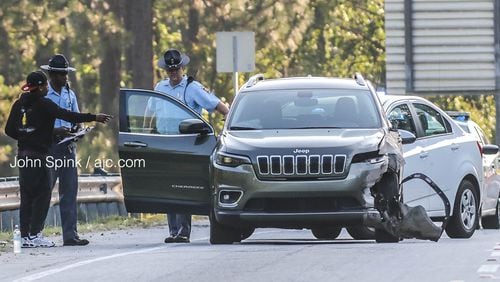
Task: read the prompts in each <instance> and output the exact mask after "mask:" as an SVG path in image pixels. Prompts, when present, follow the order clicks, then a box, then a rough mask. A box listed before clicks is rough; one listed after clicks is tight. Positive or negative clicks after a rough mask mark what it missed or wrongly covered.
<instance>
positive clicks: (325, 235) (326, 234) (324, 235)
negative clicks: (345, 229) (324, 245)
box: [311, 227, 342, 240]
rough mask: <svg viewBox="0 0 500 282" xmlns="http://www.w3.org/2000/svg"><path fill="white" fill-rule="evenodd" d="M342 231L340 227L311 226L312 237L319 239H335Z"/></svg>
mask: <svg viewBox="0 0 500 282" xmlns="http://www.w3.org/2000/svg"><path fill="white" fill-rule="evenodd" d="M340 231H342V227H323V228H312V229H311V232H312V234H313V235H314V237H316V238H318V239H320V240H334V239H337V237H339V235H340Z"/></svg>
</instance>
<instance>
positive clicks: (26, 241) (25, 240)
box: [21, 237, 36, 248]
mask: <svg viewBox="0 0 500 282" xmlns="http://www.w3.org/2000/svg"><path fill="white" fill-rule="evenodd" d="M21 248H36V246H35V244H34V243H33V241H31V240H30V237H22V238H21Z"/></svg>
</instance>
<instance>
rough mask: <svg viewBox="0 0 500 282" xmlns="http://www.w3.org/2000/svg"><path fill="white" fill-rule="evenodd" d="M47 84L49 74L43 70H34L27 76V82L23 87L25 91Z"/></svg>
mask: <svg viewBox="0 0 500 282" xmlns="http://www.w3.org/2000/svg"><path fill="white" fill-rule="evenodd" d="M45 84H47V76H45V74H44V73H43V72H41V71H34V72H31V73H30V74H28V76H27V77H26V83H25V84H24V85H23V86H22V87H21V90H23V91H31V90H33V89H35V88H37V87H38V86H42V85H45Z"/></svg>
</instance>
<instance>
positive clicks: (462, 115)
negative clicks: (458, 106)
mask: <svg viewBox="0 0 500 282" xmlns="http://www.w3.org/2000/svg"><path fill="white" fill-rule="evenodd" d="M446 114H448V115H449V116H450V117H451V118H453V119H455V120H459V121H468V120H469V118H470V113H469V112H459V111H446Z"/></svg>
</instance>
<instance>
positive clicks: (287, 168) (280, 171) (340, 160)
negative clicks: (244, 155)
mask: <svg viewBox="0 0 500 282" xmlns="http://www.w3.org/2000/svg"><path fill="white" fill-rule="evenodd" d="M346 159H347V156H346V155H296V156H293V155H284V156H280V155H271V156H258V157H257V166H258V169H259V174H261V175H272V176H291V175H299V176H300V175H308V176H315V175H323V176H325V175H332V174H334V175H335V174H336V175H340V174H342V173H344V171H345V167H346Z"/></svg>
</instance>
